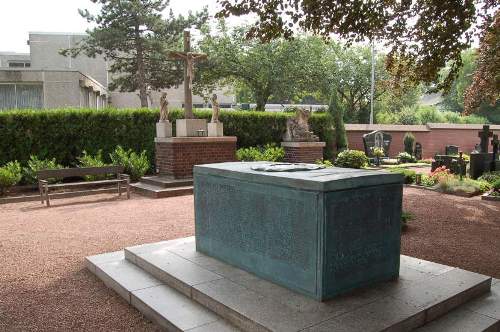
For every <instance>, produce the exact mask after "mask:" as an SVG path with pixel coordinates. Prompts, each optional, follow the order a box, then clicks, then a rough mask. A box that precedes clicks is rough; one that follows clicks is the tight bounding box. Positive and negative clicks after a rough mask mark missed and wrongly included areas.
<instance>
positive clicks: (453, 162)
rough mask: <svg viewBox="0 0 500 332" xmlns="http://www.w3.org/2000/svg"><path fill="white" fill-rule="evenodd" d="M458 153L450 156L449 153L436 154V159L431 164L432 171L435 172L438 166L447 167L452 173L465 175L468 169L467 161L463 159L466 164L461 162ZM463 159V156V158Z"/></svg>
mask: <svg viewBox="0 0 500 332" xmlns="http://www.w3.org/2000/svg"><path fill="white" fill-rule="evenodd" d="M459 158H460V157H459V156H458V153H457V155H456V156H448V155H435V156H434V161H433V162H432V165H431V171H432V172H434V171H435V170H436V168H438V167H442V166H444V167H446V168H447V169H449V170H450V172H451V173H452V174H461V175H465V174H466V171H467V162H466V161H465V160H463V163H465V166H464V165H461V164H460V161H459ZM462 159H463V158H462Z"/></svg>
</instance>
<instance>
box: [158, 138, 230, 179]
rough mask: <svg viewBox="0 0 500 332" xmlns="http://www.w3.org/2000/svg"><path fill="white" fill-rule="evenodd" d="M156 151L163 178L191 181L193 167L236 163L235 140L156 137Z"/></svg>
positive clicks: (159, 171) (159, 169)
mask: <svg viewBox="0 0 500 332" xmlns="http://www.w3.org/2000/svg"><path fill="white" fill-rule="evenodd" d="M155 150H156V157H155V159H156V170H157V172H158V173H159V174H160V175H166V176H171V177H173V178H176V179H183V178H191V177H193V166H194V165H200V164H211V163H222V162H228V161H236V137H233V136H226V137H167V138H158V137H157V138H155Z"/></svg>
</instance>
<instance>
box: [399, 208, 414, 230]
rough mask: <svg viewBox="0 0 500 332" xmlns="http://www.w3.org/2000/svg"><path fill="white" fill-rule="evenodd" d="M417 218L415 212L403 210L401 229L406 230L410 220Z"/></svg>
mask: <svg viewBox="0 0 500 332" xmlns="http://www.w3.org/2000/svg"><path fill="white" fill-rule="evenodd" d="M413 219H415V216H414V215H413V213H411V212H408V211H403V212H402V213H401V230H403V231H405V230H406V229H407V228H408V222H409V221H411V220H413Z"/></svg>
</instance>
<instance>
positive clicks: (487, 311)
mask: <svg viewBox="0 0 500 332" xmlns="http://www.w3.org/2000/svg"><path fill="white" fill-rule="evenodd" d="M466 308H467V309H469V310H471V311H474V312H477V313H479V314H482V315H485V316H488V317H491V318H494V319H497V320H500V283H498V282H497V283H495V284H494V285H493V286H491V292H490V293H488V294H485V295H483V296H481V297H479V298H477V299H476V300H474V301H471V302H470V303H468V304H467V305H466Z"/></svg>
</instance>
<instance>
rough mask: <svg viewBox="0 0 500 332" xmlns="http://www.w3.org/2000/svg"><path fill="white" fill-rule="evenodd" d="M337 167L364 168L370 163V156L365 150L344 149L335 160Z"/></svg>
mask: <svg viewBox="0 0 500 332" xmlns="http://www.w3.org/2000/svg"><path fill="white" fill-rule="evenodd" d="M334 164H335V166H337V167H346V168H362V167H364V166H366V165H367V164H368V157H367V156H366V154H365V153H364V152H363V151H358V150H344V151H342V152H341V153H339V155H338V156H337V159H335V162H334Z"/></svg>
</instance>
